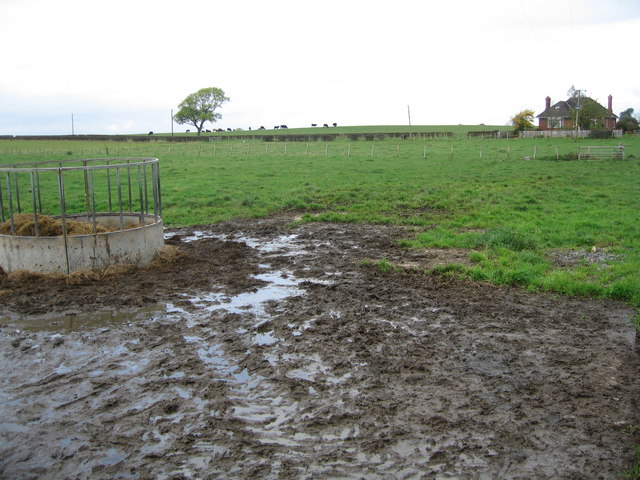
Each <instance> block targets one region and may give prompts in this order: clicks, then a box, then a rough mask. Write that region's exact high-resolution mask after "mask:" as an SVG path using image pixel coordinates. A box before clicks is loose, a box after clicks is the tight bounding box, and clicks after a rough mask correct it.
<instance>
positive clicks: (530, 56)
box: [0, 0, 640, 134]
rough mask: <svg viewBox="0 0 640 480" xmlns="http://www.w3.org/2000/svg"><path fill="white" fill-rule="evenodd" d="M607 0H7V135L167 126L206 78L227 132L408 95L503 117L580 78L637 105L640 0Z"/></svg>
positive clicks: (457, 118) (418, 106)
mask: <svg viewBox="0 0 640 480" xmlns="http://www.w3.org/2000/svg"><path fill="white" fill-rule="evenodd" d="M603 5H604V4H603V2H599V1H595V0H555V1H551V0H538V1H536V2H528V1H525V0H517V1H513V0H493V1H487V2H478V1H476V0H459V1H456V2H433V1H429V2H427V1H419V0H397V1H395V2H393V3H389V2H386V1H385V2H382V1H380V0H369V1H363V0H351V1H337V0H326V1H325V2H321V3H306V2H299V1H293V0H272V1H271V2H264V1H258V0H245V1H243V2H209V1H204V0H192V1H190V2H188V3H187V4H176V3H175V2H168V1H165V0H159V1H153V2H152V1H150V0H142V1H136V2H124V1H123V0H113V1H112V2H109V3H105V2H99V1H96V0H59V1H58V2H50V1H46V0H22V1H7V0H1V1H0V17H2V18H4V19H11V21H7V22H4V25H3V29H2V30H0V49H1V53H2V58H3V72H2V76H1V77H0V99H2V100H3V101H2V103H0V134H3V133H16V132H19V133H27V132H31V133H42V132H43V131H44V130H46V131H47V133H67V132H66V130H67V126H66V125H65V124H66V123H68V122H66V121H63V119H64V118H67V117H69V116H70V114H71V113H76V114H77V115H78V119H79V122H80V123H79V128H80V126H81V125H84V127H85V128H86V129H87V131H85V132H84V133H104V132H109V131H119V132H120V133H129V132H135V133H141V132H146V131H149V130H154V131H169V130H170V128H171V125H170V121H169V117H170V111H171V109H172V108H173V109H176V108H177V105H178V103H179V102H180V101H181V100H182V99H183V98H184V97H185V96H186V95H188V94H189V93H191V92H194V91H196V90H198V89H199V88H202V87H205V86H216V87H220V88H222V89H224V90H225V92H226V93H227V95H228V96H230V97H231V102H230V103H228V104H227V105H225V107H224V109H223V110H222V114H223V118H222V121H221V122H220V124H219V126H223V127H225V128H226V127H231V128H236V127H242V128H248V127H249V126H252V127H254V128H257V127H258V126H259V125H265V126H267V127H268V126H273V125H276V124H280V123H287V124H288V125H289V126H307V125H308V124H310V123H333V122H337V123H339V124H351V125H355V124H399V123H406V107H407V105H411V112H412V121H413V123H414V124H452V123H453V124H457V123H481V122H482V123H486V124H504V123H505V122H506V121H507V120H508V118H509V117H510V116H511V115H512V114H513V113H515V112H517V111H519V110H521V109H522V108H533V109H535V110H539V109H541V108H542V107H543V105H544V97H546V96H547V95H550V96H551V97H552V98H554V99H560V98H562V97H564V96H565V93H566V90H567V89H568V88H569V86H571V85H572V84H575V85H576V86H577V87H580V88H585V89H587V90H588V91H589V93H590V94H592V95H593V96H594V98H600V99H606V96H607V95H608V94H610V93H611V94H612V95H613V96H614V108H615V109H616V111H619V110H623V109H625V108H628V107H634V108H636V109H640V94H639V92H638V89H637V88H636V86H635V83H634V79H633V78H632V77H633V75H624V71H625V68H624V66H625V64H626V63H628V62H629V59H630V57H629V54H628V51H627V49H626V48H625V47H624V44H625V40H627V41H631V40H632V39H634V38H635V37H636V33H635V32H637V31H639V28H640V6H639V4H638V3H637V2H636V1H635V0H633V1H632V0H615V1H611V2H606V8H605V7H603ZM629 68H632V67H631V66H630V67H629ZM47 119H52V120H51V121H50V123H47ZM12 125H13V128H12ZM178 128H181V127H178V126H176V129H178ZM114 129H115V130H114ZM36 130H37V131H36Z"/></svg>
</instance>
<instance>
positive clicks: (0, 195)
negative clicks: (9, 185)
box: [0, 182, 4, 222]
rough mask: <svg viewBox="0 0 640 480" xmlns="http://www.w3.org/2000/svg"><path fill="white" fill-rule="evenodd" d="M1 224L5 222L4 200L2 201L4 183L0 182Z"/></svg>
mask: <svg viewBox="0 0 640 480" xmlns="http://www.w3.org/2000/svg"><path fill="white" fill-rule="evenodd" d="M0 222H4V200H2V182H0Z"/></svg>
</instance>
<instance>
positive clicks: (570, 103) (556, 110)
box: [536, 97, 618, 118]
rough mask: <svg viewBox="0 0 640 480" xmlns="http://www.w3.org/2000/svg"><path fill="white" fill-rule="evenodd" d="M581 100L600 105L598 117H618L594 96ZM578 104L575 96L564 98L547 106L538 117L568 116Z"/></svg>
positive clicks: (581, 99)
mask: <svg viewBox="0 0 640 480" xmlns="http://www.w3.org/2000/svg"><path fill="white" fill-rule="evenodd" d="M580 101H581V103H583V104H584V103H585V102H593V103H595V104H596V105H597V107H598V109H597V112H598V117H600V118H618V116H617V115H614V114H613V113H609V110H607V109H606V108H605V107H603V106H602V105H600V104H599V103H598V102H596V101H595V100H594V99H593V98H590V97H581V98H580ZM577 104H578V99H577V98H575V97H571V98H569V99H568V100H566V101H564V100H563V101H560V102H558V103H555V104H553V105H551V106H550V107H549V108H547V109H546V110H545V111H544V112H542V113H541V114H540V115H538V116H537V117H536V118H557V117H560V118H567V117H569V112H570V111H571V110H572V109H574V108H575V107H576V105H577Z"/></svg>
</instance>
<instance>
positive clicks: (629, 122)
mask: <svg viewBox="0 0 640 480" xmlns="http://www.w3.org/2000/svg"><path fill="white" fill-rule="evenodd" d="M616 128H621V129H622V130H623V131H624V132H625V133H627V132H633V131H634V130H638V128H639V124H638V119H637V118H635V117H634V116H633V108H627V109H626V110H625V111H624V112H620V117H619V118H618V122H617V123H616Z"/></svg>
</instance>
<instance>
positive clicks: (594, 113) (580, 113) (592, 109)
mask: <svg viewBox="0 0 640 480" xmlns="http://www.w3.org/2000/svg"><path fill="white" fill-rule="evenodd" d="M576 98H578V103H577V105H576V106H575V107H573V108H571V109H569V118H571V119H574V118H576V114H577V118H578V126H579V127H580V128H581V129H582V130H591V129H594V128H595V129H598V128H602V127H603V125H602V119H603V118H604V117H607V116H609V115H610V114H609V112H608V111H607V109H606V108H604V107H603V106H602V105H600V104H599V103H598V102H596V101H595V100H594V99H592V98H589V97H580V96H578V97H576Z"/></svg>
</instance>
